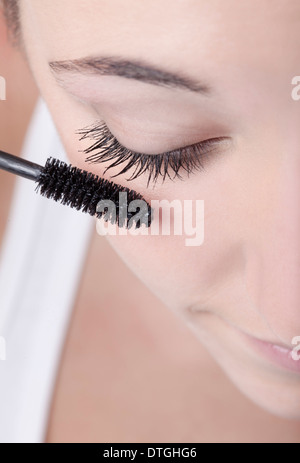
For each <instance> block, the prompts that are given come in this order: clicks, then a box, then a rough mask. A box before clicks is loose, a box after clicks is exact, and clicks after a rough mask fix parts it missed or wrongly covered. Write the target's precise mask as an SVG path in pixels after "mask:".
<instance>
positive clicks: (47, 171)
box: [0, 150, 151, 228]
mask: <svg viewBox="0 0 300 463" xmlns="http://www.w3.org/2000/svg"><path fill="white" fill-rule="evenodd" d="M0 169H2V170H5V171H7V172H10V173H12V174H15V175H18V176H20V177H24V178H27V179H29V180H33V181H34V182H36V184H37V185H36V189H35V190H36V191H37V192H38V193H40V194H41V195H42V196H45V197H46V198H50V199H54V201H58V202H60V203H62V204H64V205H67V206H69V207H72V208H75V209H77V210H78V211H79V210H81V211H82V212H85V213H88V214H90V215H92V216H96V217H97V218H101V217H103V219H104V220H105V221H108V220H109V221H110V222H111V223H117V225H118V226H119V227H123V226H125V227H126V228H130V227H131V226H132V225H133V223H134V225H135V228H140V226H141V224H145V225H146V226H147V227H149V226H150V225H151V206H150V205H149V203H148V202H146V201H145V199H144V198H143V197H142V196H141V195H140V194H139V193H137V192H136V191H134V190H130V189H129V188H126V187H124V186H121V185H117V184H116V183H113V182H110V181H109V180H106V179H103V178H101V177H98V176H97V175H94V174H92V173H91V172H87V171H85V170H82V169H79V168H77V167H74V166H71V165H68V164H66V163H65V162H63V161H60V160H58V159H54V158H51V157H50V158H48V159H47V161H46V164H45V166H44V167H43V166H40V165H38V164H35V163H33V162H30V161H27V160H25V159H22V158H20V157H17V156H13V155H12V154H8V153H5V152H4V151H1V150H0ZM120 192H124V193H127V201H126V204H125V205H124V204H123V202H122V203H120V201H119V193H120ZM101 200H110V201H112V202H113V203H114V205H115V213H113V214H112V213H110V212H109V210H104V211H102V210H99V209H98V208H97V205H98V203H99V202H100V201H101ZM134 200H141V201H143V202H144V203H143V208H141V207H139V206H138V211H137V210H135V212H129V211H128V207H127V205H128V204H129V203H130V202H131V201H134ZM124 206H125V207H124ZM104 209H105V208H104ZM141 210H143V211H142V212H143V213H141ZM136 218H137V219H136ZM130 219H132V220H130Z"/></svg>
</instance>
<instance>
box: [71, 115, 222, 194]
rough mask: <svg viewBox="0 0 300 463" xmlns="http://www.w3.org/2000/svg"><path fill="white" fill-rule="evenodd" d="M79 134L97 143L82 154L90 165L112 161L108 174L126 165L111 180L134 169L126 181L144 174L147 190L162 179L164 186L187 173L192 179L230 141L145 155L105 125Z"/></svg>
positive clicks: (201, 143) (84, 130) (211, 141)
mask: <svg viewBox="0 0 300 463" xmlns="http://www.w3.org/2000/svg"><path fill="white" fill-rule="evenodd" d="M76 133H77V134H78V135H80V140H84V139H88V140H92V141H93V143H92V144H91V146H89V147H88V148H86V149H85V150H81V152H83V153H85V154H86V155H88V156H87V158H86V162H89V163H94V164H97V163H101V162H107V161H112V163H111V164H110V165H109V166H108V167H106V168H105V170H104V174H105V173H106V172H107V171H108V170H109V169H111V168H113V167H117V166H121V167H122V164H123V163H125V165H124V166H123V167H122V169H121V170H120V172H118V173H117V174H115V175H113V176H112V177H111V178H113V177H117V176H119V175H122V174H125V173H126V172H127V171H129V170H130V169H134V170H133V172H132V174H131V175H130V177H129V178H128V179H126V180H127V181H131V180H134V179H136V178H137V177H139V176H141V175H143V174H148V181H147V187H149V184H150V182H153V183H154V184H156V182H157V180H158V179H159V178H162V181H163V182H164V181H165V180H166V178H169V179H170V180H175V179H176V178H177V179H180V180H183V177H182V175H181V174H182V173H184V172H185V173H186V174H187V176H189V175H190V174H192V173H194V172H196V171H199V170H203V169H204V161H205V159H206V158H207V157H208V155H209V154H211V153H212V152H213V151H215V150H216V148H217V146H218V144H219V143H220V142H221V141H223V140H225V139H227V137H218V138H210V139H208V140H204V141H201V142H199V143H195V144H193V145H189V146H185V147H183V148H177V149H175V150H172V151H166V152H164V153H159V154H144V153H137V152H136V151H132V150H129V149H128V148H126V147H125V146H123V145H121V143H120V142H119V141H118V140H117V139H116V137H115V136H114V135H113V134H112V133H111V131H110V130H109V128H108V127H107V125H106V124H105V123H104V122H102V121H98V122H96V123H95V124H93V125H91V126H88V127H85V128H83V129H80V130H78V131H77V132H76Z"/></svg>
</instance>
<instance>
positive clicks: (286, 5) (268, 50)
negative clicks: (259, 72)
mask: <svg viewBox="0 0 300 463" xmlns="http://www.w3.org/2000/svg"><path fill="white" fill-rule="evenodd" d="M22 10H23V12H24V15H25V16H27V17H28V18H31V20H32V25H33V26H34V28H35V30H36V31H38V32H39V35H40V37H41V39H42V40H43V42H44V43H45V45H46V47H47V48H46V50H47V53H48V54H49V59H64V58H66V55H67V57H68V58H70V57H73V58H76V57H79V56H85V55H87V54H89V55H90V54H93V53H103V52H105V53H108V54H110V53H111V54H114V53H116V50H117V51H118V53H119V54H123V55H124V54H125V55H126V56H128V58H130V57H135V58H136V57H143V56H145V55H146V56H150V57H151V56H154V57H155V58H156V62H159V63H164V64H167V63H168V62H169V61H172V64H174V62H175V63H176V61H177V62H178V63H179V64H180V66H181V67H182V66H188V67H189V68H191V65H192V63H194V64H195V65H196V66H198V65H199V62H200V61H202V63H201V64H204V63H205V65H206V66H210V65H211V66H212V67H213V64H214V63H218V64H220V63H224V64H225V63H228V62H231V63H239V64H240V65H242V64H243V63H256V64H257V63H258V62H260V64H262V65H267V64H269V63H271V62H272V60H275V59H276V60H277V59H278V58H279V57H280V58H281V59H284V58H286V54H287V53H288V54H289V55H290V54H291V53H293V52H294V53H295V50H296V49H299V46H298V44H299V40H300V28H299V26H300V2H299V1H298V0H284V1H283V0H272V2H270V0H251V1H241V0H226V1H224V0H185V1H182V0H143V1H142V2H141V1H140V0H126V2H124V1H123V0H113V1H111V0H76V1H74V0H64V1H61V0H43V2H41V1H40V0H27V1H24V0H22Z"/></svg>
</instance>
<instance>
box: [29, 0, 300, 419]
mask: <svg viewBox="0 0 300 463" xmlns="http://www.w3.org/2000/svg"><path fill="white" fill-rule="evenodd" d="M20 6H21V24H22V31H23V46H24V51H25V53H26V56H27V59H28V62H29V65H30V67H31V70H32V73H33V75H34V77H35V80H36V82H37V85H38V87H39V90H40V93H41V94H42V96H43V97H44V99H45V100H46V102H47V104H48V106H49V109H50V111H51V113H52V115H53V118H54V121H55V123H56V126H57V129H58V131H59V133H60V135H61V138H62V140H63V143H64V146H65V148H66V151H67V154H68V156H69V158H70V161H71V162H72V163H73V164H75V165H77V166H79V167H81V168H84V169H87V168H88V169H89V170H91V171H93V172H94V173H97V174H98V175H103V172H104V169H105V167H106V166H107V165H108V164H98V165H93V166H90V165H88V164H86V163H85V158H84V156H83V154H82V153H80V152H79V150H81V149H83V147H86V146H87V145H86V144H84V143H83V142H80V141H79V139H78V136H76V135H75V132H76V130H78V129H80V128H83V127H86V126H87V125H89V124H91V123H94V122H95V121H97V120H104V121H105V122H106V123H107V125H108V126H109V128H110V129H111V131H112V132H113V134H114V135H115V136H116V138H117V139H118V140H119V141H120V142H121V143H122V144H123V145H124V146H126V147H127V148H129V149H132V150H135V151H139V152H144V153H150V154H158V153H160V152H163V151H165V150H171V149H175V148H178V147H182V146H186V145H190V144H193V143H196V142H201V141H203V140H205V139H207V138H217V137H225V138H226V140H224V142H222V143H220V144H219V145H218V148H217V149H216V150H215V152H214V153H213V154H212V155H210V156H209V157H208V159H207V161H205V171H202V172H200V171H199V172H196V173H194V174H193V175H191V176H190V177H189V178H188V177H187V176H184V180H183V181H180V180H175V181H174V182H172V181H170V180H166V181H165V182H164V183H163V184H162V183H161V182H158V184H157V185H155V187H153V186H151V187H150V188H147V176H146V175H143V176H141V177H139V178H137V179H136V180H134V181H131V182H128V181H127V180H126V179H127V178H128V174H127V175H121V176H119V177H117V178H116V181H117V182H118V183H119V184H122V185H125V186H128V187H130V188H133V189H135V190H136V191H138V192H139V193H141V194H142V195H143V196H144V197H145V198H146V199H147V200H151V199H167V200H169V201H172V200H173V199H179V200H181V201H183V200H185V199H192V200H196V199H202V200H204V202H205V240H204V243H203V244H202V245H201V246H199V247H187V246H185V245H184V240H185V236H168V237H166V236H149V235H148V236H130V235H128V236H108V238H107V239H108V241H109V242H110V244H111V245H112V246H113V248H114V249H115V250H116V251H117V253H118V254H119V256H120V257H121V258H122V259H123V260H124V262H125V263H126V264H127V265H128V267H129V268H130V269H131V270H133V272H134V273H135V274H136V275H138V277H139V278H140V279H141V280H142V282H144V283H145V284H146V286H147V287H148V288H149V289H151V291H152V292H153V293H154V294H155V295H156V296H158V298H159V299H160V300H161V301H162V302H163V303H164V304H165V305H167V306H168V307H169V308H170V309H171V310H172V311H173V312H174V313H175V314H176V315H177V316H178V317H179V319H181V320H182V321H183V323H185V324H187V325H188V326H189V327H190V328H191V330H192V331H193V332H194V333H195V334H196V336H197V338H198V339H199V340H200V341H201V342H202V344H203V345H204V346H205V347H206V348H207V349H208V351H209V352H210V353H211V354H212V355H213V357H214V358H215V360H216V362H217V363H219V365H220V366H221V367H222V369H224V371H225V373H226V374H227V375H228V377H229V378H230V379H232V381H233V382H234V383H235V385H236V386H237V387H238V388H239V389H240V390H241V391H242V392H243V393H244V394H245V395H246V396H247V397H249V398H250V399H251V400H252V401H253V402H255V403H256V404H257V405H259V406H261V407H262V408H264V409H266V410H268V411H269V412H271V413H273V414H276V415H279V416H282V417H285V418H288V419H294V418H296V419H300V375H299V374H296V373H292V372H290V371H286V370H284V369H282V368H280V367H278V366H274V365H272V364H271V363H270V362H269V361H268V360H266V359H265V358H262V356H261V355H259V354H257V353H256V352H255V351H254V350H253V349H252V348H250V347H249V345H248V343H247V342H246V339H245V337H244V335H243V334H242V333H248V334H249V335H251V336H253V337H255V338H258V339H262V340H265V341H269V342H271V343H275V344H278V345H284V346H287V347H290V348H291V340H292V338H293V337H295V336H297V335H298V336H299V335H300V317H299V303H300V291H299V284H298V282H299V276H300V275H299V273H300V270H299V269H300V266H299V261H300V245H299V228H300V227H299V224H300V220H299V214H300V212H299V211H300V207H299V201H300V200H299V198H300V195H299V190H300V182H299V175H298V172H299V164H300V161H299V155H298V151H299V143H300V135H299V122H300V105H299V103H298V104H297V102H295V101H293V99H292V98H291V79H292V77H293V76H295V75H298V74H299V65H298V63H299V58H300V51H299V47H298V46H297V43H298V40H299V30H300V29H299V22H300V5H299V2H297V1H296V0H293V1H292V0H290V1H287V2H282V1H279V0H278V1H274V2H273V3H272V9H270V7H269V2H268V1H266V0H265V1H264V0H263V1H262V0H259V1H258V0H254V1H251V2H247V3H246V2H239V1H237V0H227V1H226V4H225V2H223V1H221V0H215V1H211V0H210V1H204V0H203V1H201V2H199V1H186V2H181V1H175V2H174V1H172V2H171V1H168V0H164V1H163V2H162V1H159V2H158V1H157V2H153V1H152V2H150V1H144V2H143V3H141V2H138V1H133V0H130V2H126V7H124V3H123V2H122V1H118V0H116V1H114V2H106V1H99V0H97V1H96V0H88V1H76V2H74V1H73V0H72V1H71V0H64V2H60V1H58V0H51V1H50V0H43V2H42V3H41V2H40V1H39V0H27V1H21V4H20ZM257 11H259V14H257ZM133 12H134V14H133ZM166 12H167V14H166ZM137 37H138V40H137V39H136V38H137ZM86 56H118V57H122V58H124V59H143V60H146V61H147V62H149V63H151V64H152V65H155V66H156V67H160V68H163V69H165V70H168V71H170V72H181V71H184V73H185V74H186V75H188V76H191V77H192V78H194V79H195V80H197V81H201V82H202V81H204V82H205V83H207V84H208V85H209V87H210V88H211V89H212V91H211V95H210V96H202V95H195V94H192V93H191V92H187V91H184V90H178V89H176V90H175V89H170V88H163V87H157V86H154V85H150V84H146V83H141V82H137V81H134V80H129V79H125V78H121V77H113V76H105V77H104V76H97V77H95V76H92V75H88V76H87V75H77V74H72V75H69V74H66V73H65V74H64V73H60V74H59V79H58V78H57V77H58V76H56V75H54V74H53V73H52V72H51V70H50V68H49V64H48V63H49V61H57V60H66V59H68V60H69V59H77V58H81V57H86ZM119 170H120V169H115V168H114V169H112V170H110V171H109V172H107V173H106V174H105V175H104V176H105V177H106V178H110V174H117V173H118V171H119ZM100 265H101V264H100Z"/></svg>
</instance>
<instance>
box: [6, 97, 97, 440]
mask: <svg viewBox="0 0 300 463" xmlns="http://www.w3.org/2000/svg"><path fill="white" fill-rule="evenodd" d="M49 156H52V157H56V158H59V159H62V160H66V156H65V152H64V149H63V147H62V145H61V142H60V140H59V137H58V135H57V132H56V130H55V127H54V124H53V121H52V119H51V116H50V114H49V112H48V110H47V108H46V106H45V104H44V102H43V101H39V103H38V105H37V107H36V110H35V112H34V115H33V118H32V121H31V124H30V127H29V131H28V134H27V138H26V141H25V144H24V149H23V154H22V157H24V158H26V159H29V160H31V161H33V162H37V163H39V164H42V165H44V164H45V161H46V159H47V157H49ZM93 224H94V220H93V218H92V217H90V216H88V215H87V214H83V213H81V212H78V211H74V210H72V209H70V208H68V207H66V206H62V205H61V204H58V203H55V202H54V201H53V200H48V199H46V198H43V197H41V196H40V195H38V194H37V193H36V192H35V184H34V182H32V181H30V180H25V179H22V178H18V179H17V184H16V188H15V192H14V198H13V203H12V208H11V212H10V216H9V220H8V224H7V228H6V233H5V237H4V242H3V246H2V250H1V256H0V336H2V337H4V340H5V344H6V360H0V442H2V443H4V442H7V443H10V442H13V443H22V442H34V443H38V442H43V440H44V438H45V432H46V429H47V420H48V414H49V406H50V401H51V398H52V393H53V388H54V384H55V379H56V373H57V369H58V366H59V361H60V355H61V352H62V348H63V345H64V340H65V336H66V332H67V328H68V323H69V320H70V315H71V312H72V308H73V305H74V302H75V298H76V295H77V290H78V285H79V284H80V279H81V272H82V269H83V265H84V262H85V257H86V254H87V250H88V246H89V243H90V238H91V234H92V230H93Z"/></svg>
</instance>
